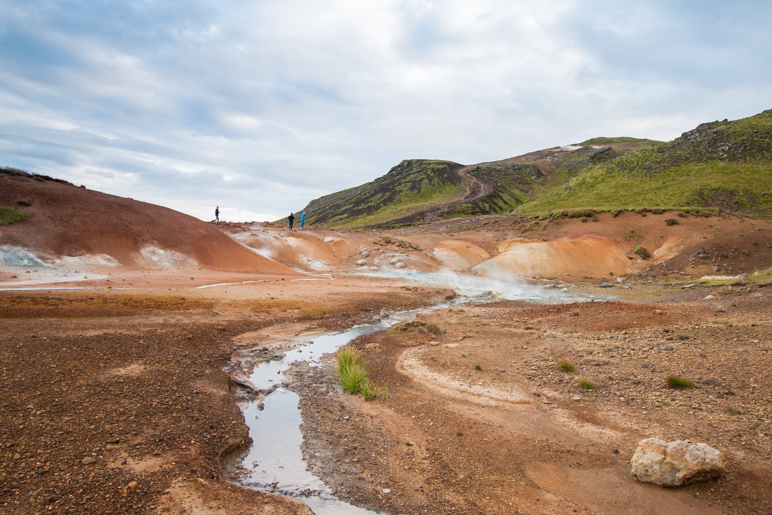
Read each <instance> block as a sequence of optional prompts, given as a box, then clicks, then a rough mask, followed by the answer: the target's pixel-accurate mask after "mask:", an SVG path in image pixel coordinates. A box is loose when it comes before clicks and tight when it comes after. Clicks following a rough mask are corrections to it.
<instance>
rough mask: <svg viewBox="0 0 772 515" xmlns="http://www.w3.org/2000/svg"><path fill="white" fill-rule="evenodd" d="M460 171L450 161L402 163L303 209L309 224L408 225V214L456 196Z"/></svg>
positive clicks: (459, 166) (420, 160)
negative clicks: (372, 178) (388, 223)
mask: <svg viewBox="0 0 772 515" xmlns="http://www.w3.org/2000/svg"><path fill="white" fill-rule="evenodd" d="M460 168H462V165H459V164H458V163H453V162H450V161H436V160H426V159H411V160H406V161H402V162H401V163H400V164H398V165H397V166H395V167H394V168H392V169H391V170H390V171H389V173H387V174H386V175H384V176H383V177H380V178H378V179H376V180H374V181H372V182H369V183H367V184H364V185H362V186H358V187H356V188H351V189H349V190H345V191H344V192H339V193H336V194H333V195H332V196H327V197H322V198H321V199H319V200H315V201H313V202H311V203H310V204H308V206H307V207H306V208H305V212H306V215H307V217H308V218H307V220H308V223H310V224H315V225H335V226H338V227H348V226H364V225H377V224H382V223H385V222H392V223H394V222H395V220H396V221H397V222H396V223H410V221H411V220H410V219H411V215H415V214H416V213H419V212H420V211H423V210H425V209H426V208H427V206H439V205H442V204H445V203H447V202H450V201H452V200H453V199H456V198H458V197H459V195H460V193H459V191H460V185H461V182H462V180H461V177H459V175H458V173H457V171H458V170H459V169H460ZM400 221H401V222H400ZM412 221H415V220H412Z"/></svg>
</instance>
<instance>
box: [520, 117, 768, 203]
mask: <svg viewBox="0 0 772 515" xmlns="http://www.w3.org/2000/svg"><path fill="white" fill-rule="evenodd" d="M663 206H679V207H680V206H684V207H685V206H692V207H718V208H721V209H724V210H727V211H737V212H743V213H748V214H760V215H764V214H770V213H772V110H770V111H764V112H763V113H761V114H759V115H756V116H752V117H750V118H744V119H742V120H737V121H734V122H729V121H726V120H724V121H722V122H712V123H705V124H702V125H700V126H699V127H697V128H696V129H694V130H692V131H689V132H686V133H684V134H683V135H681V137H679V138H677V139H675V140H673V141H671V142H668V143H663V144H660V145H658V146H656V147H651V148H644V149H642V150H638V151H636V152H632V153H629V154H626V155H623V156H619V157H616V158H614V159H612V160H608V161H606V162H603V163H600V164H597V165H595V166H589V167H587V168H585V169H583V170H581V172H580V173H577V174H575V175H574V176H573V177H570V178H568V179H567V180H566V181H565V182H563V183H562V184H558V185H555V186H554V187H553V188H551V189H550V190H546V191H542V192H540V194H539V195H538V196H536V197H535V198H534V199H533V200H532V201H531V202H529V203H526V204H524V205H523V206H521V207H520V208H519V209H518V212H523V213H534V212H543V211H549V210H555V209H566V208H585V207H594V208H613V207H619V208H625V207H627V208H629V207H663Z"/></svg>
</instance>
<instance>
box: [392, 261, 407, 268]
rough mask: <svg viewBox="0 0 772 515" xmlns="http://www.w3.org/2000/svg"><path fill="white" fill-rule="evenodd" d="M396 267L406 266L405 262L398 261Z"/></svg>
mask: <svg viewBox="0 0 772 515" xmlns="http://www.w3.org/2000/svg"><path fill="white" fill-rule="evenodd" d="M394 268H405V263H403V262H402V261H397V262H396V263H394Z"/></svg>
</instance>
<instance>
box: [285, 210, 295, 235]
mask: <svg viewBox="0 0 772 515" xmlns="http://www.w3.org/2000/svg"><path fill="white" fill-rule="evenodd" d="M287 220H289V226H290V231H291V230H292V224H294V223H295V215H293V214H292V213H290V215H289V216H288V217H287Z"/></svg>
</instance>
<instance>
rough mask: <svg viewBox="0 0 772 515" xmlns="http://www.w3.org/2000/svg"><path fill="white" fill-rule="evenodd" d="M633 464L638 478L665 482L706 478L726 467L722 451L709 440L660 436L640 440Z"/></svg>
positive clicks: (694, 481) (678, 483)
mask: <svg viewBox="0 0 772 515" xmlns="http://www.w3.org/2000/svg"><path fill="white" fill-rule="evenodd" d="M630 466H631V468H632V473H633V477H635V479H637V480H638V481H642V482H644V483H654V484H655V485H662V486H682V485H688V484H691V483H698V482H700V481H707V480H709V479H713V478H714V477H718V476H720V475H721V474H722V473H723V472H724V470H726V463H725V461H724V456H723V454H721V452H719V451H717V450H716V449H714V448H713V447H711V446H709V445H707V444H704V443H695V442H690V441H688V440H677V441H675V442H669V443H668V442H665V441H664V440H660V439H659V438H647V439H646V440H641V441H640V442H639V443H638V448H637V449H636V450H635V454H633V458H632V459H631V460H630Z"/></svg>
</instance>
